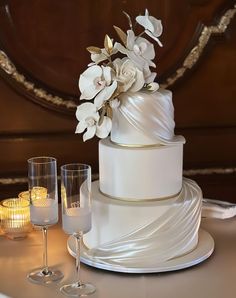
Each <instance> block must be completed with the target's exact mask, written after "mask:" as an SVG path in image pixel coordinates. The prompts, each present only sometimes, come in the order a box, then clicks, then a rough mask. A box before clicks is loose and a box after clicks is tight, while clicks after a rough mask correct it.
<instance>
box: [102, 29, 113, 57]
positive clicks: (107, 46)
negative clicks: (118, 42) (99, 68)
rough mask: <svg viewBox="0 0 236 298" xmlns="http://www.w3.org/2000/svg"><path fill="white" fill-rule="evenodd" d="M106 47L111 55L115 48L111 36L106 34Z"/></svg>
mask: <svg viewBox="0 0 236 298" xmlns="http://www.w3.org/2000/svg"><path fill="white" fill-rule="evenodd" d="M104 48H105V49H106V51H107V53H108V54H109V55H111V53H112V50H113V43H112V40H111V39H110V37H109V36H108V35H107V34H106V36H105V40H104Z"/></svg>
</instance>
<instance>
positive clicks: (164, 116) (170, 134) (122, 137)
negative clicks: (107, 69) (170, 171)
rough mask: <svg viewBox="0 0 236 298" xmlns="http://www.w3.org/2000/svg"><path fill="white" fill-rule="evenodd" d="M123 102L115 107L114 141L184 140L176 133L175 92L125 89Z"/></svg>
mask: <svg viewBox="0 0 236 298" xmlns="http://www.w3.org/2000/svg"><path fill="white" fill-rule="evenodd" d="M119 100H120V106H119V107H117V108H115V109H113V118H112V131H111V141H112V142H114V143H116V144H121V145H128V146H145V145H157V144H160V145H167V144H172V143H184V142H185V140H184V138H183V137H181V136H175V135H174V128H175V122H174V107H173V103H172V92H171V91H169V90H164V89H159V90H158V91H156V92H154V93H150V92H136V93H124V94H122V95H120V96H119Z"/></svg>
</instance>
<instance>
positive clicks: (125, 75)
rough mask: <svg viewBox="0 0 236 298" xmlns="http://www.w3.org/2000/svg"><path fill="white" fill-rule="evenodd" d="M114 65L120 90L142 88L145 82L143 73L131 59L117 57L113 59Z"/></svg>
mask: <svg viewBox="0 0 236 298" xmlns="http://www.w3.org/2000/svg"><path fill="white" fill-rule="evenodd" d="M113 65H114V67H115V71H116V81H117V82H118V86H119V91H120V92H126V91H131V92H136V91H139V90H140V89H142V87H143V85H144V82H145V81H144V77H143V73H142V71H140V70H139V69H138V68H137V67H136V65H135V64H134V63H133V62H132V61H131V60H130V59H127V58H123V59H119V58H117V59H115V60H114V61H113Z"/></svg>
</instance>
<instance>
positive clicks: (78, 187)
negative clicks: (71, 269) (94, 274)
mask: <svg viewBox="0 0 236 298" xmlns="http://www.w3.org/2000/svg"><path fill="white" fill-rule="evenodd" d="M61 203H62V226H63V230H64V232H65V233H67V234H71V235H73V236H74V237H75V240H76V270H77V281H76V282H74V283H72V284H68V285H64V286H63V287H61V289H60V290H61V292H62V293H63V294H65V295H67V296H72V297H79V296H86V295H89V294H92V293H94V292H95V287H94V286H93V285H92V284H89V283H83V282H82V281H81V280H80V254H81V241H82V237H83V233H87V232H88V231H89V230H90V229H91V167H90V166H89V165H86V164H77V163H74V164H67V165H64V166H62V167H61Z"/></svg>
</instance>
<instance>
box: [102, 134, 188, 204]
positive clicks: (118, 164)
mask: <svg viewBox="0 0 236 298" xmlns="http://www.w3.org/2000/svg"><path fill="white" fill-rule="evenodd" d="M182 161H183V144H182V143H177V144H173V145H165V146H153V147H145V148H129V147H123V146H119V145H116V144H113V143H111V141H110V140H109V139H108V138H107V139H104V140H100V141H99V179H100V190H101V191H102V192H103V193H104V194H106V195H108V196H111V197H115V198H123V199H126V200H133V201H138V200H144V199H147V200H151V199H156V198H163V197H164V198H165V197H169V196H173V195H176V194H178V193H179V192H180V190H181V188H182V167H183V165H182Z"/></svg>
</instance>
